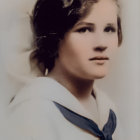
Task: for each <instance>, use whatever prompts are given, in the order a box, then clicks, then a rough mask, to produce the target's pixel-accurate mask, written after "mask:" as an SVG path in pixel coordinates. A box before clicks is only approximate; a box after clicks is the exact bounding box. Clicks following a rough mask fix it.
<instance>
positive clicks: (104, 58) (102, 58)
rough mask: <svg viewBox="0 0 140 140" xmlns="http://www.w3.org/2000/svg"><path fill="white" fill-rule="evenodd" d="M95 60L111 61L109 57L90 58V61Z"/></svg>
mask: <svg viewBox="0 0 140 140" xmlns="http://www.w3.org/2000/svg"><path fill="white" fill-rule="evenodd" d="M95 60H99V61H100V60H109V58H108V57H104V56H95V57H92V58H89V61H95Z"/></svg>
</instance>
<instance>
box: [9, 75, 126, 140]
mask: <svg viewBox="0 0 140 140" xmlns="http://www.w3.org/2000/svg"><path fill="white" fill-rule="evenodd" d="M94 91H95V96H96V105H97V111H98V115H99V122H98V127H99V129H100V130H102V129H103V127H104V125H105V124H106V122H107V121H108V117H109V111H110V109H111V110H113V111H114V112H115V114H116V116H117V112H116V109H115V107H114V104H113V103H112V102H111V101H110V99H109V98H108V97H107V95H105V94H104V93H102V92H101V91H100V90H99V89H97V88H94ZM54 102H56V103H58V104H60V105H62V106H64V107H65V108H67V109H70V110H71V111H72V112H75V113H77V114H78V115H80V116H84V117H85V118H88V119H90V120H92V121H94V118H93V117H92V116H91V115H90V114H89V113H88V112H87V111H86V109H85V108H84V107H83V106H82V105H81V103H80V102H79V101H78V100H77V99H76V97H75V96H74V95H72V94H71V93H70V92H69V91H68V90H67V89H66V88H65V87H63V86H62V85H61V84H59V83H58V82H57V81H55V80H53V79H51V78H48V77H40V78H36V79H35V80H33V81H32V82H31V83H30V84H28V85H27V86H25V87H24V88H23V89H22V90H21V91H20V93H19V94H17V95H16V96H15V98H14V100H13V101H12V102H11V103H10V105H9V110H10V112H9V118H8V124H10V128H11V129H9V130H8V131H10V132H11V133H10V134H12V135H10V140H99V138H97V137H96V136H95V135H93V134H91V133H90V132H89V131H86V130H84V129H81V128H80V127H78V126H76V125H74V124H73V123H71V122H70V121H69V120H67V119H66V118H65V117H64V116H63V114H62V113H61V112H60V110H59V109H58V108H57V107H56V105H55V104H54ZM93 109H94V107H93ZM7 140H8V139H7ZM113 140H124V139H123V138H122V134H121V128H120V126H119V121H118V118H117V128H116V130H115V132H114V133H113Z"/></svg>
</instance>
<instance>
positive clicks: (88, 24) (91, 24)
mask: <svg viewBox="0 0 140 140" xmlns="http://www.w3.org/2000/svg"><path fill="white" fill-rule="evenodd" d="M80 25H86V26H95V24H94V23H89V22H79V23H77V24H76V25H75V26H80ZM115 25H116V23H107V26H115Z"/></svg>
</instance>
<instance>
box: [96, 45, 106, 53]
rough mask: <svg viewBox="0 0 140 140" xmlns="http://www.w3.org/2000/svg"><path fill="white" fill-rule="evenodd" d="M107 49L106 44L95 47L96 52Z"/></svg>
mask: <svg viewBox="0 0 140 140" xmlns="http://www.w3.org/2000/svg"><path fill="white" fill-rule="evenodd" d="M106 49H107V47H106V46H97V47H95V48H94V51H96V52H104V51H105V50H106Z"/></svg>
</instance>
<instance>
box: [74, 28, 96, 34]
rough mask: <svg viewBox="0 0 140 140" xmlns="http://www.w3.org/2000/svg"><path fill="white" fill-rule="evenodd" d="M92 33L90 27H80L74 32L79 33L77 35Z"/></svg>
mask: <svg viewBox="0 0 140 140" xmlns="http://www.w3.org/2000/svg"><path fill="white" fill-rule="evenodd" d="M93 31H94V29H93V28H92V27H82V28H80V29H77V30H76V32H79V33H86V32H93Z"/></svg>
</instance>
